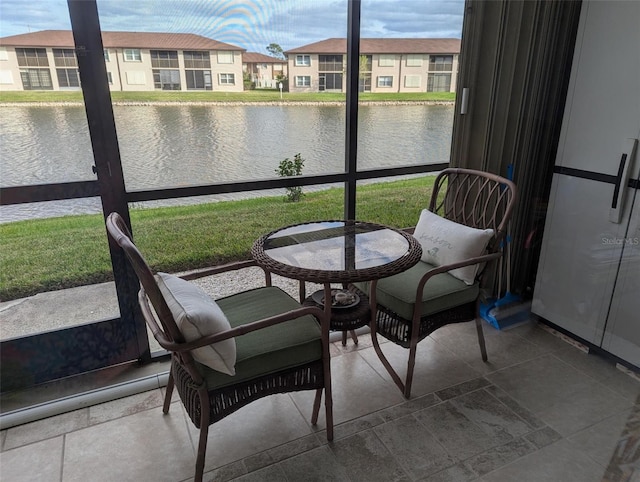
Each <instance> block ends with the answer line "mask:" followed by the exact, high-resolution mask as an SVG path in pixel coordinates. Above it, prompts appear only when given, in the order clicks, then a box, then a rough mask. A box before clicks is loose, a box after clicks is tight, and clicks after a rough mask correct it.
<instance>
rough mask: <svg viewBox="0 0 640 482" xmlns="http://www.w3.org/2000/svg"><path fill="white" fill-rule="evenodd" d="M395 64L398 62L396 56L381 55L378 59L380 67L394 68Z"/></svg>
mask: <svg viewBox="0 0 640 482" xmlns="http://www.w3.org/2000/svg"><path fill="white" fill-rule="evenodd" d="M395 62H396V60H395V56H394V55H387V54H380V57H379V58H378V66H379V67H393V66H394V65H395Z"/></svg>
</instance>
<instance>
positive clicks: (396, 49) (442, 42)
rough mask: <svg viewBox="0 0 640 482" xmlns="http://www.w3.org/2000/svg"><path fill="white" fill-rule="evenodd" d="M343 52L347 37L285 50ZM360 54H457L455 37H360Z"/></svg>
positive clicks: (458, 49) (458, 46)
mask: <svg viewBox="0 0 640 482" xmlns="http://www.w3.org/2000/svg"><path fill="white" fill-rule="evenodd" d="M302 53H304V54H345V53H347V39H344V38H329V39H326V40H321V41H319V42H315V43H312V44H308V45H303V46H302V47H297V48H295V49H291V50H287V51H286V52H285V54H287V55H288V54H302ZM360 53H361V54H424V53H432V54H458V53H460V39H457V38H361V39H360Z"/></svg>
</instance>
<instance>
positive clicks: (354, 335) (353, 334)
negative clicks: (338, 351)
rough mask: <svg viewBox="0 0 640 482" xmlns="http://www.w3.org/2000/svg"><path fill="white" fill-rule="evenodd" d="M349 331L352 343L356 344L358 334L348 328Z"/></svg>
mask: <svg viewBox="0 0 640 482" xmlns="http://www.w3.org/2000/svg"><path fill="white" fill-rule="evenodd" d="M349 333H350V334H351V339H352V340H353V344H354V345H357V344H358V335H356V331H355V330H349Z"/></svg>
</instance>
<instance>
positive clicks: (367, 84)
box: [358, 72, 371, 92]
mask: <svg viewBox="0 0 640 482" xmlns="http://www.w3.org/2000/svg"><path fill="white" fill-rule="evenodd" d="M358 91H359V92H371V72H367V73H365V74H360V78H359V79H358Z"/></svg>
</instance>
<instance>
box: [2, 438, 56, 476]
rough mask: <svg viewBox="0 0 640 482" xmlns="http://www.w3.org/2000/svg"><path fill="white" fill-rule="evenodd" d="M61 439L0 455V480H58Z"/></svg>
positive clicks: (53, 439)
mask: <svg viewBox="0 0 640 482" xmlns="http://www.w3.org/2000/svg"><path fill="white" fill-rule="evenodd" d="M62 447H63V437H56V438H52V439H49V440H44V441H42V442H37V443H34V444H30V445H25V446H24V447H19V448H17V449H13V450H9V451H7V452H3V453H2V454H0V479H2V480H3V481H7V482H9V481H11V482H22V481H25V482H26V481H46V482H53V481H57V480H60V477H61V474H62Z"/></svg>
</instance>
